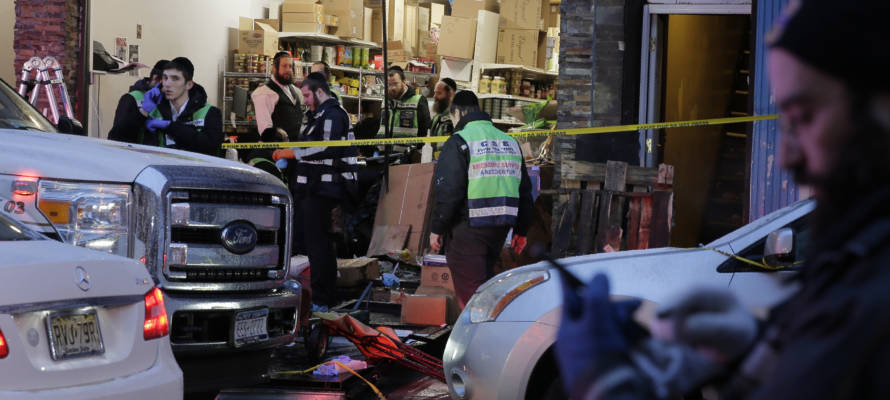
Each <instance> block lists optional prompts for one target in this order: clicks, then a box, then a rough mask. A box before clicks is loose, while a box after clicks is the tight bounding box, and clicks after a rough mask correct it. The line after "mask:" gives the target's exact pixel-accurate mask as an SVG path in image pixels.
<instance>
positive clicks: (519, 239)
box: [510, 234, 526, 256]
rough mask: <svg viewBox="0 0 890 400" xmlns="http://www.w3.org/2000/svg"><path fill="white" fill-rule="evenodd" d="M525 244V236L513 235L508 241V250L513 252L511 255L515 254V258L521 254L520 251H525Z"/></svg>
mask: <svg viewBox="0 0 890 400" xmlns="http://www.w3.org/2000/svg"><path fill="white" fill-rule="evenodd" d="M525 244H526V238H525V236H520V235H517V234H513V240H511V241H510V248H511V249H512V250H513V253H515V254H516V255H517V256H518V255H520V254H522V250H524V249H525Z"/></svg>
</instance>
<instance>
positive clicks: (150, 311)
mask: <svg viewBox="0 0 890 400" xmlns="http://www.w3.org/2000/svg"><path fill="white" fill-rule="evenodd" d="M169 332H170V323H169V321H167V309H166V308H165V307H164V293H163V292H161V289H158V288H157V287H155V288H152V289H151V290H149V291H148V293H146V294H145V324H144V325H143V327H142V337H143V338H145V340H149V339H157V338H159V337H164V336H166V335H167V334H168V333H169Z"/></svg>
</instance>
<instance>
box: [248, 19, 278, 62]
mask: <svg viewBox="0 0 890 400" xmlns="http://www.w3.org/2000/svg"><path fill="white" fill-rule="evenodd" d="M239 25H240V24H239ZM252 26H253V25H252ZM255 26H256V27H257V28H259V29H257V30H239V31H238V52H239V53H245V54H265V55H267V56H274V55H275V53H277V52H278V32H277V31H276V30H275V29H273V28H272V27H271V26H269V25H266V24H264V23H256V24H255Z"/></svg>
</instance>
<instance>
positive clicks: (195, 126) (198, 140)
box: [140, 57, 223, 156]
mask: <svg viewBox="0 0 890 400" xmlns="http://www.w3.org/2000/svg"><path fill="white" fill-rule="evenodd" d="M194 74H195V67H194V65H192V62H191V61H189V59H187V58H185V57H176V58H174V59H173V60H172V61H170V62H169V63H167V65H166V66H164V72H163V79H162V81H161V87H155V88H153V89H151V90H149V91H148V92H146V93H145V98H144V99H143V100H142V107H141V109H140V112H141V113H142V114H143V115H145V116H147V117H148V119H147V120H146V122H145V128H146V129H147V130H148V131H149V133H147V134H146V135H145V141H144V143H145V144H148V145H154V146H161V147H171V148H176V149H181V150H187V151H193V152H196V153H203V154H207V155H212V156H219V155H220V154H221V153H222V151H221V149H220V145H221V144H222V142H223V131H222V113H220V111H219V109H218V108H216V107H214V106H212V105H210V104H208V103H207V92H205V91H204V88H203V87H201V85H198V84H197V83H195V82H194V81H193V80H192V78H193V77H194Z"/></svg>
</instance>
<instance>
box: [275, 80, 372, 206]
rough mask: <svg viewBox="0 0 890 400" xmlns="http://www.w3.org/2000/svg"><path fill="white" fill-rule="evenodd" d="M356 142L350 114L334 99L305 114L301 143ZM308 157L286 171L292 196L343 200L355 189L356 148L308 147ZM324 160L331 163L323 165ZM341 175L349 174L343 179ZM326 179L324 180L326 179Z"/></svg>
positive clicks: (352, 193) (356, 169)
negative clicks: (325, 141)
mask: <svg viewBox="0 0 890 400" xmlns="http://www.w3.org/2000/svg"><path fill="white" fill-rule="evenodd" d="M347 139H355V135H354V134H353V132H352V124H351V123H350V122H349V115H347V114H346V111H344V110H343V107H340V103H339V102H337V100H336V99H335V98H330V99H328V100H327V101H325V102H324V103H322V104H321V105H320V106H319V107H318V109H317V110H315V112H314V113H312V112H310V113H307V114H306V126H304V127H303V133H302V134H301V135H300V141H321V140H347ZM309 150H310V151H311V152H312V154H311V155H308V156H304V157H302V159H301V160H298V161H296V162H295V163H294V160H290V161H291V162H290V163H289V164H291V165H293V164H295V168H288V182H289V184H290V187H291V189H292V190H293V193H294V195H295V196H308V195H318V196H323V197H328V198H331V199H335V200H344V199H347V198H349V197H350V196H352V195H354V194H355V190H356V189H357V187H356V185H357V176H356V172H357V171H358V165H357V164H356V160H355V157H356V156H357V155H358V151H357V150H356V148H355V146H331V147H310V148H309ZM324 160H330V162H329V163H327V164H325V163H324ZM344 174H347V175H350V176H349V177H344ZM326 176H327V177H328V178H325V177H326Z"/></svg>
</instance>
